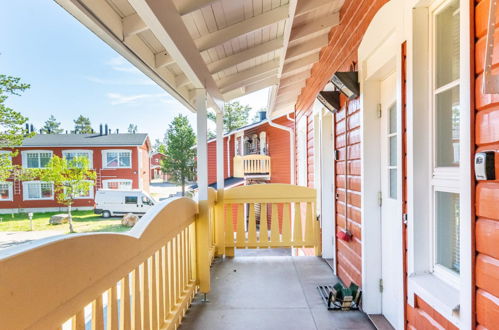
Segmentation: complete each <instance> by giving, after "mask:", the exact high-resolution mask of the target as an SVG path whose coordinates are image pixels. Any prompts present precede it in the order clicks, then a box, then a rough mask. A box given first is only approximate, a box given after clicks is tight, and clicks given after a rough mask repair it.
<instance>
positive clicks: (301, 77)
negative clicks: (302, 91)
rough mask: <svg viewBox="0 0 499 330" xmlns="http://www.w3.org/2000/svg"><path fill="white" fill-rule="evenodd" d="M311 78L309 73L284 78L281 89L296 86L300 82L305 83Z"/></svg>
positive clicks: (280, 85) (280, 84)
mask: <svg viewBox="0 0 499 330" xmlns="http://www.w3.org/2000/svg"><path fill="white" fill-rule="evenodd" d="M309 77H310V73H309V72H302V73H299V74H295V75H293V76H291V77H288V78H282V79H281V82H280V83H279V87H280V88H282V87H286V86H290V85H293V84H296V83H298V82H303V83H305V82H306V81H307V79H308V78H309Z"/></svg>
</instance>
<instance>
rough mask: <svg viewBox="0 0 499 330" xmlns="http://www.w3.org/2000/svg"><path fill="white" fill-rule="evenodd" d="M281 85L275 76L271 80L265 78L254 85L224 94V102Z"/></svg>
mask: <svg viewBox="0 0 499 330" xmlns="http://www.w3.org/2000/svg"><path fill="white" fill-rule="evenodd" d="M278 83H279V79H277V78H276V77H275V76H271V77H269V78H265V79H263V80H260V81H258V82H256V83H254V84H248V85H246V86H245V87H241V88H236V89H233V90H231V91H228V92H226V93H224V94H223V95H224V100H225V101H226V102H228V101H230V100H233V99H236V98H238V97H241V96H244V95H247V94H251V93H253V92H256V91H259V90H261V89H264V88H267V87H270V86H274V85H277V84H278Z"/></svg>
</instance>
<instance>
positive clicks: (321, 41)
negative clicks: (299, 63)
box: [284, 34, 328, 63]
mask: <svg viewBox="0 0 499 330" xmlns="http://www.w3.org/2000/svg"><path fill="white" fill-rule="evenodd" d="M327 41H328V40H327V34H322V35H320V36H318V37H315V38H313V39H311V40H307V42H304V43H300V44H296V46H293V47H289V48H288V50H287V52H286V59H285V60H284V62H285V63H288V62H290V61H294V60H297V59H299V58H302V57H305V56H307V55H311V54H313V53H318V52H319V51H320V50H321V49H322V47H325V46H327Z"/></svg>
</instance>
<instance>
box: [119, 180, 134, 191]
mask: <svg viewBox="0 0 499 330" xmlns="http://www.w3.org/2000/svg"><path fill="white" fill-rule="evenodd" d="M119 189H123V190H127V189H132V183H131V182H130V181H122V182H120V183H119Z"/></svg>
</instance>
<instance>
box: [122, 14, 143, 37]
mask: <svg viewBox="0 0 499 330" xmlns="http://www.w3.org/2000/svg"><path fill="white" fill-rule="evenodd" d="M146 30H147V25H146V23H144V21H143V20H142V19H141V18H140V17H139V15H137V14H132V15H130V16H126V17H123V38H124V39H126V38H128V37H130V36H132V35H135V34H139V33H140V32H143V31H146Z"/></svg>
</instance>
